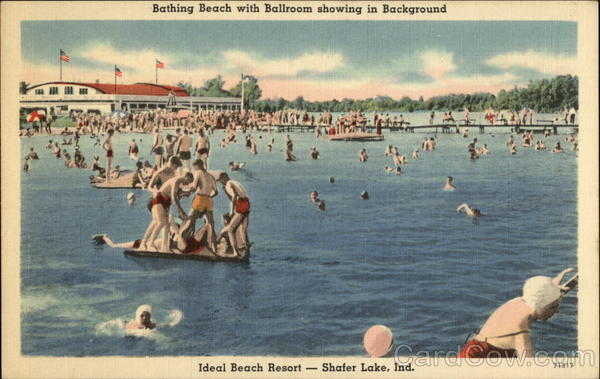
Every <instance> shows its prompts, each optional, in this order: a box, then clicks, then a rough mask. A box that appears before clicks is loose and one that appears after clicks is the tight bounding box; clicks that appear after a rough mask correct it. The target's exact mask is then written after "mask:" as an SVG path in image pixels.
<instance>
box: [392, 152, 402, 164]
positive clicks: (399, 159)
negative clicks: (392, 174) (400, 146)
mask: <svg viewBox="0 0 600 379" xmlns="http://www.w3.org/2000/svg"><path fill="white" fill-rule="evenodd" d="M392 161H393V162H394V165H396V166H400V165H402V157H401V156H400V154H398V153H397V152H396V153H395V154H394V158H393V159H392Z"/></svg>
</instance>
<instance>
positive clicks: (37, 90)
mask: <svg viewBox="0 0 600 379" xmlns="http://www.w3.org/2000/svg"><path fill="white" fill-rule="evenodd" d="M35 94H36V95H43V94H44V89H43V88H38V89H36V90H35Z"/></svg>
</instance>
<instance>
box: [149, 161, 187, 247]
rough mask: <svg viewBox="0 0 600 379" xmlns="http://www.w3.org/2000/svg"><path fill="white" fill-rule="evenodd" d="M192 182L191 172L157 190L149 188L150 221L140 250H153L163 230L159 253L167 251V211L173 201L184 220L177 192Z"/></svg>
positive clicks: (170, 180) (171, 180) (169, 181)
mask: <svg viewBox="0 0 600 379" xmlns="http://www.w3.org/2000/svg"><path fill="white" fill-rule="evenodd" d="M193 180H194V176H193V175H192V173H191V172H187V173H185V174H184V175H183V176H179V177H174V178H171V179H169V180H167V181H166V182H164V183H163V184H162V185H161V186H160V189H159V190H156V189H155V188H153V187H149V190H150V192H152V193H153V194H154V196H153V197H152V201H151V202H150V205H149V208H150V211H151V212H152V221H151V222H150V225H148V229H146V233H144V238H142V243H141V244H140V248H141V249H142V250H155V249H156V247H155V246H154V241H155V240H156V238H157V237H158V234H159V233H160V231H161V230H163V229H165V231H164V233H163V241H162V247H161V249H160V251H163V252H168V251H169V229H170V226H169V209H170V207H171V203H172V202H173V201H174V202H175V206H176V207H177V210H178V211H179V214H180V215H181V216H182V218H185V215H186V213H185V211H184V210H183V208H182V207H181V204H179V196H180V195H178V191H179V190H180V189H182V186H187V185H189V184H190V183H192V181H193Z"/></svg>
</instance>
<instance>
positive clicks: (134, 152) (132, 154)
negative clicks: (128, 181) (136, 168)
mask: <svg viewBox="0 0 600 379" xmlns="http://www.w3.org/2000/svg"><path fill="white" fill-rule="evenodd" d="M139 151H140V149H139V148H138V145H137V143H136V142H135V139H132V140H131V143H129V152H128V154H129V158H131V159H133V160H134V161H137V159H138V153H139Z"/></svg>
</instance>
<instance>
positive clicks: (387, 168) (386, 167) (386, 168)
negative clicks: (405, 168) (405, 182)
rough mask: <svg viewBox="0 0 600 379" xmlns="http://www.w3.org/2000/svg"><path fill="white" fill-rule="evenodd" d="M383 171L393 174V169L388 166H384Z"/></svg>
mask: <svg viewBox="0 0 600 379" xmlns="http://www.w3.org/2000/svg"><path fill="white" fill-rule="evenodd" d="M383 169H384V170H385V171H387V172H394V168H393V167H390V166H385V167H384V168H383Z"/></svg>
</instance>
